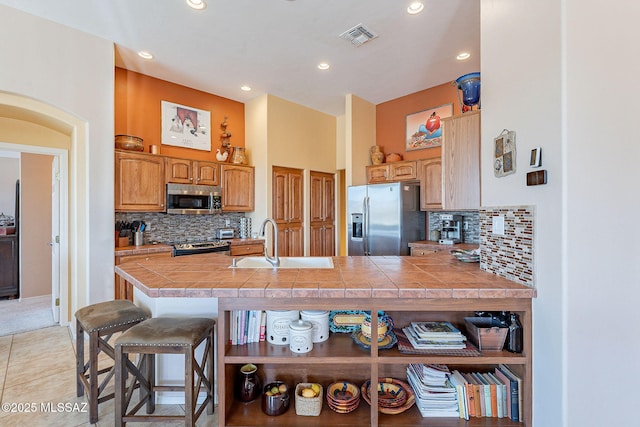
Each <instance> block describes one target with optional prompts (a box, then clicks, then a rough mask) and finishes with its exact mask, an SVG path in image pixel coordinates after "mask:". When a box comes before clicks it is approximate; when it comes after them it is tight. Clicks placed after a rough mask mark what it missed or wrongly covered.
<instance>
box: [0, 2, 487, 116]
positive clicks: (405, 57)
mask: <svg viewBox="0 0 640 427" xmlns="http://www.w3.org/2000/svg"><path fill="white" fill-rule="evenodd" d="M205 1H206V3H207V7H206V8H205V9H204V10H201V11H197V10H193V9H191V8H189V7H188V6H187V4H186V0H0V4H4V5H7V6H11V7H14V8H16V9H20V10H23V11H25V12H27V13H30V14H33V15H37V16H40V17H43V18H46V19H49V20H52V21H55V22H58V23H61V24H64V25H68V26H70V27H73V28H76V29H78V30H81V31H84V32H87V33H91V34H95V35H97V36H99V37H102V38H105V39H107V40H110V41H113V42H114V43H115V47H116V65H117V66H119V67H122V68H126V69H128V70H132V71H136V72H139V73H142V74H145V75H148V76H152V77H156V78H159V79H163V80H167V81H170V82H173V83H178V84H181V85H184V86H188V87H192V88H195V89H198V90H202V91H205V92H208V93H212V94H216V95H219V96H222V97H225V98H229V99H232V100H235V101H239V102H247V101H249V100H250V99H252V98H255V97H257V96H260V95H263V94H265V93H269V94H272V95H275V96H278V97H280V98H284V99H287V100H289V101H292V102H295V103H298V104H301V105H305V106H308V107H311V108H313V109H316V110H319V111H322V112H325V113H328V114H331V115H340V114H343V113H344V104H345V95H346V94H349V93H351V94H354V95H357V96H358V97H361V98H364V99H366V100H367V101H369V102H372V103H374V104H379V103H381V102H385V101H388V100H391V99H395V98H397V97H400V96H403V95H407V94H410V93H413V92H417V91H420V90H423V89H427V88H430V87H433V86H436V85H439V84H442V83H446V82H449V81H452V80H455V79H456V78H457V77H459V76H461V75H463V74H466V73H470V72H475V71H480V1H479V0H423V3H424V5H425V7H424V10H423V11H422V12H421V13H419V14H417V15H409V14H408V13H407V6H408V5H409V4H410V3H411V2H412V0H205ZM358 24H364V26H366V27H367V28H368V29H369V30H371V31H373V32H375V33H376V34H377V36H378V37H376V38H374V39H372V40H370V41H368V42H366V43H364V44H362V45H360V46H357V47H356V46H354V45H353V44H351V43H350V42H348V41H346V40H344V39H342V38H340V37H339V35H340V34H342V33H343V32H345V31H347V30H349V29H351V28H352V27H354V26H356V25H358ZM60 48H61V49H64V47H63V46H61V47H60ZM139 50H146V51H149V52H151V53H152V54H153V55H154V58H153V59H152V60H144V59H142V58H140V57H139V56H138V55H137V52H138V51H139ZM463 51H466V52H469V53H470V54H471V57H470V58H469V59H467V60H465V61H457V60H456V55H457V54H458V53H460V52H463ZM77 54H78V55H82V52H77ZM323 61H324V62H327V63H329V64H330V68H329V69H328V70H325V71H321V70H319V69H318V68H317V64H318V63H320V62H323ZM242 85H248V86H250V87H251V88H252V90H251V91H250V92H244V91H242V90H241V89H240V87H241V86H242Z"/></svg>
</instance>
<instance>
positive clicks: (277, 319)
mask: <svg viewBox="0 0 640 427" xmlns="http://www.w3.org/2000/svg"><path fill="white" fill-rule="evenodd" d="M299 317H300V313H299V312H298V310H267V341H269V342H270V343H271V344H279V345H286V344H289V324H290V323H291V321H292V320H298V318H299Z"/></svg>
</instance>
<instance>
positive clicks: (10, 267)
mask: <svg viewBox="0 0 640 427" xmlns="http://www.w3.org/2000/svg"><path fill="white" fill-rule="evenodd" d="M18 277H19V265H18V236H17V235H16V234H11V235H6V236H0V297H10V298H17V297H18V291H19V283H18Z"/></svg>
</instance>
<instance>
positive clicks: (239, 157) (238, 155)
mask: <svg viewBox="0 0 640 427" xmlns="http://www.w3.org/2000/svg"><path fill="white" fill-rule="evenodd" d="M231 163H233V164H235V165H245V164H247V156H246V155H245V152H244V147H233V154H232V155H231Z"/></svg>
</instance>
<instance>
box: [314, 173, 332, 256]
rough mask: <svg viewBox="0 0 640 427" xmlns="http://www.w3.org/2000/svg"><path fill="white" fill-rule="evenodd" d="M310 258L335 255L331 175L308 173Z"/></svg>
mask: <svg viewBox="0 0 640 427" xmlns="http://www.w3.org/2000/svg"><path fill="white" fill-rule="evenodd" d="M310 199H311V200H310V214H311V215H310V221H311V223H310V225H309V229H310V236H309V237H310V240H311V241H310V245H309V255H311V256H333V255H335V178H334V176H333V174H330V173H324V172H315V171H311V173H310Z"/></svg>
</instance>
